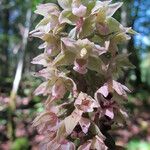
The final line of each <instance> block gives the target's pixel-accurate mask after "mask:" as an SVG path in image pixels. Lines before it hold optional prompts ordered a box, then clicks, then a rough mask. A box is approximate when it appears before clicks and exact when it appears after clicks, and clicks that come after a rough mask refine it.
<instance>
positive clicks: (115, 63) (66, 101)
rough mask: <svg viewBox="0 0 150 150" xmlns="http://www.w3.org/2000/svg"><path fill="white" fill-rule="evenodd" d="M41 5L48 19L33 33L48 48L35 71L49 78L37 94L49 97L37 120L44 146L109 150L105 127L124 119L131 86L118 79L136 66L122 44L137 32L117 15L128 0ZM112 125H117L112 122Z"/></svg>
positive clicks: (61, 1)
mask: <svg viewBox="0 0 150 150" xmlns="http://www.w3.org/2000/svg"><path fill="white" fill-rule="evenodd" d="M58 4H59V6H58V5H56V4H53V3H46V4H40V5H38V6H37V9H36V11H35V13H37V14H39V15H42V16H43V17H44V18H43V19H42V20H41V21H40V22H39V24H38V25H37V26H36V28H35V30H33V31H32V32H30V34H31V36H33V37H38V38H40V39H42V40H43V41H44V43H43V44H42V45H40V46H39V48H40V49H44V52H43V53H42V54H40V55H39V56H37V57H36V58H34V59H33V61H32V63H33V64H39V65H43V69H42V70H40V71H39V72H37V73H35V76H37V77H42V78H43V80H44V81H43V83H42V84H41V85H40V86H39V87H38V88H37V89H36V90H35V94H36V95H40V94H42V95H44V96H47V97H48V98H47V100H46V102H45V111H44V112H43V113H42V114H40V115H39V116H38V117H37V118H36V119H35V120H34V121H33V126H35V127H37V129H38V131H39V133H41V134H43V135H44V137H45V138H44V140H43V141H42V142H41V144H40V148H41V149H42V150H75V149H78V150H90V149H97V150H107V149H108V148H110V149H111V147H110V146H109V144H108V143H107V135H106V134H105V132H104V128H105V127H106V125H107V126H108V124H112V123H115V124H123V123H124V121H125V118H126V117H127V114H126V112H125V111H124V108H123V105H122V103H124V102H125V101H126V99H127V92H130V90H129V89H128V88H127V87H126V86H124V85H122V84H121V83H119V82H117V81H116V80H117V78H118V77H119V76H120V75H121V74H122V73H123V69H124V68H126V67H133V65H132V64H131V63H130V62H129V60H128V54H120V53H119V51H118V45H119V44H121V43H123V42H126V41H127V40H129V39H130V36H129V34H135V31H133V30H132V29H131V28H127V27H123V26H122V25H121V24H120V23H119V22H118V21H117V20H116V19H114V18H113V17H112V16H113V14H114V13H115V12H116V10H118V9H119V8H120V7H121V5H122V3H120V2H118V3H114V4H111V0H109V1H104V2H101V1H96V0H58ZM110 126H111V125H110Z"/></svg>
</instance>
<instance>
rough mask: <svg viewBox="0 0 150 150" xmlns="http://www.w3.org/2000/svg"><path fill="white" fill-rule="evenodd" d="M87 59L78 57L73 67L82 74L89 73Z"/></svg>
mask: <svg viewBox="0 0 150 150" xmlns="http://www.w3.org/2000/svg"><path fill="white" fill-rule="evenodd" d="M86 67H87V61H86V60H84V59H76V60H75V62H74V67H73V69H74V70H75V71H77V72H79V73H80V74H86V73H87V68H86Z"/></svg>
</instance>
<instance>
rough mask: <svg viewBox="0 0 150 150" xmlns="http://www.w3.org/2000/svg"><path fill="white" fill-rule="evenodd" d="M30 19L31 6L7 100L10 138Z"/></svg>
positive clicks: (10, 136) (12, 134) (27, 14)
mask: <svg viewBox="0 0 150 150" xmlns="http://www.w3.org/2000/svg"><path fill="white" fill-rule="evenodd" d="M30 21H31V8H29V9H28V10H27V13H26V21H25V29H24V35H23V37H22V46H21V49H20V51H19V60H18V65H17V69H16V74H15V79H14V82H13V87H12V91H11V95H10V101H9V108H10V113H9V122H8V135H9V138H10V139H11V140H13V138H14V137H13V136H14V133H13V113H14V110H15V107H16V103H15V100H16V96H17V92H18V88H19V84H20V81H21V77H22V71H23V63H24V55H25V49H26V47H27V42H28V33H29V29H30Z"/></svg>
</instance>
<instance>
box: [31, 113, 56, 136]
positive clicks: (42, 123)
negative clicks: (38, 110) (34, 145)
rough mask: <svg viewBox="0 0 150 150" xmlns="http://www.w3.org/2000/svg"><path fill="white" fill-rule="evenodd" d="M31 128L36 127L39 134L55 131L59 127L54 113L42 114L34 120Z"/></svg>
mask: <svg viewBox="0 0 150 150" xmlns="http://www.w3.org/2000/svg"><path fill="white" fill-rule="evenodd" d="M33 126H35V127H37V129H38V131H39V132H40V133H47V132H49V131H50V132H52V131H56V130H57V129H58V127H59V121H58V117H57V115H56V114H55V113H52V112H48V111H47V112H44V113H42V114H41V115H40V116H38V117H36V118H35V120H34V121H33Z"/></svg>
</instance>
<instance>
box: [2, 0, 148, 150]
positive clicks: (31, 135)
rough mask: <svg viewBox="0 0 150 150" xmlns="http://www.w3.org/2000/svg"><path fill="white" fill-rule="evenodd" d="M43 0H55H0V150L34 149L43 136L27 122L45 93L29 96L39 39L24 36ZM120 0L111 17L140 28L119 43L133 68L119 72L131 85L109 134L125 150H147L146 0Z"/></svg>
mask: <svg viewBox="0 0 150 150" xmlns="http://www.w3.org/2000/svg"><path fill="white" fill-rule="evenodd" d="M117 1H118V0H113V2H117ZM45 2H55V3H56V0H24V1H22V0H0V149H1V150H8V149H12V150H28V149H32V150H36V149H38V143H39V142H40V141H41V140H42V138H43V137H42V136H40V135H38V134H37V132H36V131H35V130H34V129H33V128H32V127H31V123H32V120H33V119H34V117H35V116H36V114H37V113H38V112H41V111H42V110H43V109H42V108H43V100H44V99H45V98H43V97H35V96H33V91H34V89H35V88H36V87H37V85H39V83H40V82H41V80H40V79H37V78H34V77H33V76H32V72H35V71H36V70H39V69H40V67H39V66H35V65H32V64H31V63H30V62H31V60H32V58H34V57H35V56H36V55H38V54H40V53H41V52H42V51H41V50H39V49H38V46H39V45H40V44H41V41H40V40H38V39H31V38H29V37H28V32H29V31H31V30H32V29H34V27H35V26H36V24H37V23H38V21H39V20H40V19H41V17H40V16H37V15H35V14H34V10H35V7H36V5H37V4H39V3H45ZM123 2H124V5H123V7H122V8H121V9H119V11H118V12H117V13H116V14H115V18H116V19H118V20H119V21H120V22H121V23H122V24H123V25H124V26H128V27H132V28H133V29H134V30H136V31H137V32H138V33H140V34H138V35H135V36H134V37H132V39H131V40H130V41H129V42H128V43H127V44H125V45H123V46H122V51H123V52H125V53H127V52H128V53H131V55H130V60H131V62H132V63H133V64H134V65H135V66H136V68H135V69H132V70H126V71H125V74H124V76H123V77H121V78H120V80H121V81H122V82H123V83H125V84H126V85H128V87H129V88H130V89H131V90H132V93H131V94H130V95H129V102H128V103H127V104H126V109H127V111H128V113H129V116H130V119H129V120H128V121H127V125H125V126H124V127H119V128H117V129H115V130H114V131H113V132H112V134H113V135H114V137H115V138H116V142H117V144H118V145H121V146H124V147H126V149H127V150H150V9H149V8H150V0H124V1H123Z"/></svg>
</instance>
